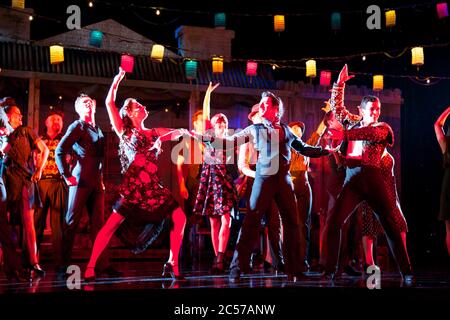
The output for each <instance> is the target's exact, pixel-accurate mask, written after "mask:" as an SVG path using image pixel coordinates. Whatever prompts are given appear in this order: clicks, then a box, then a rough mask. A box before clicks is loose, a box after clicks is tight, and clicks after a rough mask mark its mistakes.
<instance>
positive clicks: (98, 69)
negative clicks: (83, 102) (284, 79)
mask: <svg viewBox="0 0 450 320" xmlns="http://www.w3.org/2000/svg"><path fill="white" fill-rule="evenodd" d="M119 65H120V54H118V53H114V52H105V51H88V50H80V49H72V48H66V49H65V50H64V62H63V63H61V64H59V65H51V64H50V50H49V47H48V46H40V45H36V44H21V43H15V42H0V67H1V68H4V69H10V70H20V71H33V72H43V73H58V74H69V75H71V74H73V75H78V76H85V77H101V78H112V77H113V76H114V75H115V74H116V73H117V70H118V66H119ZM245 71H246V65H245V63H243V62H230V63H227V62H225V63H224V72H223V73H221V74H213V73H212V66H211V62H209V61H199V65H198V74H197V76H198V78H197V80H194V81H196V83H198V84H201V85H204V84H208V83H209V81H214V82H217V81H219V82H220V83H221V85H222V86H225V87H239V88H252V89H275V88H276V82H275V80H274V78H273V73H272V69H271V68H270V67H269V66H266V65H264V66H262V65H260V66H258V75H257V76H255V77H248V76H247V75H246V74H245ZM127 78H129V79H135V80H145V81H161V82H172V83H189V80H187V79H186V77H185V71H184V64H183V63H182V60H175V59H164V60H163V62H161V63H159V62H156V61H153V60H151V59H150V57H144V56H138V57H135V65H134V70H133V73H132V74H130V75H128V76H127Z"/></svg>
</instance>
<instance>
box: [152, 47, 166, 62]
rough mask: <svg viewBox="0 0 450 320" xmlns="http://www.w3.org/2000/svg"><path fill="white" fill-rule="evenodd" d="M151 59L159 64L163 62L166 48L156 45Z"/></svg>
mask: <svg viewBox="0 0 450 320" xmlns="http://www.w3.org/2000/svg"><path fill="white" fill-rule="evenodd" d="M151 57H152V59H154V60H156V61H158V62H162V60H163V58H164V46H162V45H160V44H154V45H153V47H152V53H151Z"/></svg>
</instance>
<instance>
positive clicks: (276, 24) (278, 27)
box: [273, 15, 285, 32]
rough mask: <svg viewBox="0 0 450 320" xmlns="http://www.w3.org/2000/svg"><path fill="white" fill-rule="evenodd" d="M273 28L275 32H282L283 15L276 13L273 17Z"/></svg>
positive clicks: (283, 25)
mask: <svg viewBox="0 0 450 320" xmlns="http://www.w3.org/2000/svg"><path fill="white" fill-rule="evenodd" d="M273 28H274V30H275V32H282V31H284V28H285V23H284V16H282V15H276V16H274V17H273Z"/></svg>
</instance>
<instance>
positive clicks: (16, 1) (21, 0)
mask: <svg viewBox="0 0 450 320" xmlns="http://www.w3.org/2000/svg"><path fill="white" fill-rule="evenodd" d="M11 7H13V8H16V9H25V0H12V2H11Z"/></svg>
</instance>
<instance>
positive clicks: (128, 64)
mask: <svg viewBox="0 0 450 320" xmlns="http://www.w3.org/2000/svg"><path fill="white" fill-rule="evenodd" d="M120 66H121V68H122V69H123V70H125V72H128V73H131V72H133V67H134V57H133V56H129V55H127V54H124V55H122V61H121V63H120Z"/></svg>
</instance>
